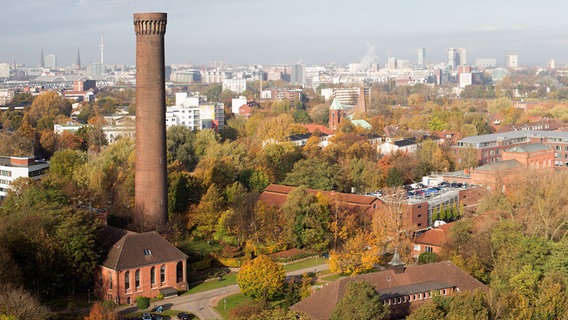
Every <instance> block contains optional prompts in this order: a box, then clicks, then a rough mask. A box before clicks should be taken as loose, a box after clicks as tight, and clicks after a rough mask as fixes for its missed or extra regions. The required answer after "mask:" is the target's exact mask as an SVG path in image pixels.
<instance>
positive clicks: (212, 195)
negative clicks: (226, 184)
mask: <svg viewBox="0 0 568 320" xmlns="http://www.w3.org/2000/svg"><path fill="white" fill-rule="evenodd" d="M224 205H225V203H224V200H223V198H222V197H221V193H220V192H219V189H218V188H217V187H216V186H215V185H214V184H211V185H210V186H209V189H207V193H205V195H203V197H202V198H201V201H200V202H199V204H198V205H197V206H193V207H192V208H191V209H190V210H189V214H188V228H189V229H190V230H191V229H193V228H195V230H196V231H198V233H199V234H201V235H203V236H204V237H205V238H207V239H210V238H211V236H212V235H213V231H215V227H216V226H217V221H218V220H219V217H220V215H221V213H222V212H223V209H224Z"/></svg>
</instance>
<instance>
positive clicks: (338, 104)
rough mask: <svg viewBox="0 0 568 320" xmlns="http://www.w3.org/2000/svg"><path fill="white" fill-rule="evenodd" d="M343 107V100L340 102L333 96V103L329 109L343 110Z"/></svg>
mask: <svg viewBox="0 0 568 320" xmlns="http://www.w3.org/2000/svg"><path fill="white" fill-rule="evenodd" d="M343 109H345V107H344V106H343V105H342V104H341V102H339V100H337V98H333V102H332V103H331V106H330V107H329V110H343Z"/></svg>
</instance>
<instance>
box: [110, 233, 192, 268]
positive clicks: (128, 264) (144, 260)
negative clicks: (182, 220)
mask: <svg viewBox="0 0 568 320" xmlns="http://www.w3.org/2000/svg"><path fill="white" fill-rule="evenodd" d="M185 259H187V255H186V254H184V253H183V252H181V251H180V250H179V249H178V248H176V247H175V246H174V245H172V244H171V243H169V242H168V241H167V240H166V239H164V238H163V237H162V236H160V235H159V234H158V233H157V232H155V231H151V232H144V233H136V232H131V231H128V232H127V233H126V234H125V235H124V236H123V237H122V238H120V240H118V241H117V242H116V243H115V244H114V245H113V246H112V248H111V249H110V252H109V254H108V256H107V259H106V260H105V262H104V263H103V266H104V267H106V268H109V269H112V270H117V271H118V270H127V269H132V268H136V267H141V266H145V265H150V264H157V263H164V262H170V261H177V260H185Z"/></svg>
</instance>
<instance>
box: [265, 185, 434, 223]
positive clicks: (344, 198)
mask: <svg viewBox="0 0 568 320" xmlns="http://www.w3.org/2000/svg"><path fill="white" fill-rule="evenodd" d="M294 188H296V187H290V186H284V185H278V184H271V185H269V186H268V187H266V189H264V191H263V192H262V193H261V194H260V197H259V201H263V202H264V203H265V204H267V205H269V206H272V207H280V206H281V205H282V204H283V203H284V202H285V201H286V199H288V193H290V191H292V190H293V189H294ZM306 192H308V193H311V194H314V195H317V194H318V193H321V194H323V195H325V196H326V197H328V198H329V199H330V200H332V201H335V202H336V203H339V204H340V205H342V206H344V207H346V208H348V209H350V210H357V211H358V212H361V213H365V216H366V217H367V218H371V217H372V215H373V212H374V211H376V210H379V209H380V208H381V206H387V205H388V204H386V203H385V202H383V201H381V199H379V198H377V197H375V196H364V195H360V194H353V193H343V192H336V191H324V190H315V189H307V188H306ZM402 206H403V208H404V210H406V213H408V214H409V219H410V223H411V224H412V225H413V226H414V228H415V230H421V229H426V228H427V227H428V203H427V202H420V203H409V202H406V201H403V203H402Z"/></svg>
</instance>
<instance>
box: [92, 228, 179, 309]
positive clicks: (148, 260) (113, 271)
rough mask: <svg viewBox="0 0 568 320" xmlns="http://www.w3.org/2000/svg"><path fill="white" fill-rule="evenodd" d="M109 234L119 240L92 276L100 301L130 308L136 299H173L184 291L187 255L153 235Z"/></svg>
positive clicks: (129, 232) (155, 233)
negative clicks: (170, 296)
mask: <svg viewBox="0 0 568 320" xmlns="http://www.w3.org/2000/svg"><path fill="white" fill-rule="evenodd" d="M113 229H115V230H117V229H116V228H113ZM113 232H114V237H115V238H117V237H120V238H119V240H118V241H116V242H115V243H114V245H113V246H112V248H111V249H110V251H109V253H108V255H107V258H106V260H105V261H104V263H103V265H102V266H100V267H99V268H98V269H97V272H96V278H97V279H96V280H95V294H97V295H98V296H99V297H100V298H101V299H105V300H112V301H114V302H116V303H117V304H125V303H126V304H130V305H132V304H134V303H135V300H136V297H139V296H143V297H149V298H155V297H156V296H158V294H159V293H162V294H163V295H164V296H168V295H177V291H178V290H187V289H188V287H187V278H186V274H187V272H186V270H187V255H185V254H184V253H183V252H181V251H180V250H179V249H177V248H176V247H175V246H173V245H172V244H171V243H169V242H168V241H167V240H166V239H164V238H163V237H162V236H160V235H159V234H158V233H157V232H155V231H152V232H145V233H136V232H131V231H124V230H119V231H113ZM109 238H112V236H111V237H109Z"/></svg>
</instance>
